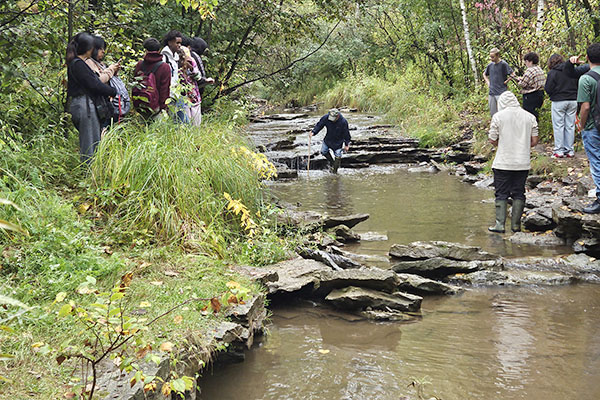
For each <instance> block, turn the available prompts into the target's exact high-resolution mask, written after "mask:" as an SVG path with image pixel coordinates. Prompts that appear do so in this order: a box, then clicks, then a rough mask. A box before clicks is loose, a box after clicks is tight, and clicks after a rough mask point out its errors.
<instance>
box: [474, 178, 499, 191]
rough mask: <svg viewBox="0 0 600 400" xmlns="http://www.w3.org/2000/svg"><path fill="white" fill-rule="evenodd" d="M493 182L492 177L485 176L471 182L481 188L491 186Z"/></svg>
mask: <svg viewBox="0 0 600 400" xmlns="http://www.w3.org/2000/svg"><path fill="white" fill-rule="evenodd" d="M493 184H494V178H486V179H483V180H480V181H477V182H475V183H474V184H473V186H475V187H478V188H481V189H487V188H490V187H492V185H493Z"/></svg>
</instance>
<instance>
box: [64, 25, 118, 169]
mask: <svg viewBox="0 0 600 400" xmlns="http://www.w3.org/2000/svg"><path fill="white" fill-rule="evenodd" d="M93 51H94V37H93V36H92V35H90V34H89V33H87V32H81V33H78V34H77V35H75V36H74V37H73V39H72V40H71V42H70V43H69V45H68V46H67V57H66V61H67V76H68V83H67V95H68V96H69V99H70V106H69V111H70V113H71V116H72V119H73V124H74V125H75V127H76V128H77V130H78V131H79V153H80V155H81V161H82V162H85V163H86V164H89V163H90V162H91V160H92V158H93V156H94V153H95V151H96V147H97V146H98V143H99V142H100V134H101V125H100V120H99V118H98V113H97V111H96V103H95V101H97V98H98V97H99V96H115V95H116V94H117V91H116V89H115V88H113V87H111V86H109V85H106V84H104V83H102V82H101V81H100V79H99V78H98V76H97V75H96V74H95V73H94V71H92V70H91V69H90V67H89V66H88V65H87V64H86V60H87V59H89V58H90V57H91V56H92V52H93Z"/></svg>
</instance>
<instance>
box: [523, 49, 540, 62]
mask: <svg viewBox="0 0 600 400" xmlns="http://www.w3.org/2000/svg"><path fill="white" fill-rule="evenodd" d="M523 60H525V61H531V62H532V63H533V64H535V65H538V64H539V63H540V56H538V53H534V52H533V51H530V52H529V53H527V54H525V55H524V56H523Z"/></svg>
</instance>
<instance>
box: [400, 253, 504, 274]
mask: <svg viewBox="0 0 600 400" xmlns="http://www.w3.org/2000/svg"><path fill="white" fill-rule="evenodd" d="M482 269H502V260H501V259H496V260H485V261H483V260H475V261H457V260H452V259H448V258H441V257H433V258H429V259H425V260H411V261H400V262H397V263H395V264H392V270H393V271H395V272H398V273H407V274H416V275H420V276H425V277H444V276H447V275H452V274H456V273H468V272H474V271H479V270H482Z"/></svg>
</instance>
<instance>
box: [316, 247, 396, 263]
mask: <svg viewBox="0 0 600 400" xmlns="http://www.w3.org/2000/svg"><path fill="white" fill-rule="evenodd" d="M328 250H329V253H333V254H339V255H341V256H344V257H348V258H350V259H352V260H354V261H356V262H359V263H363V262H372V263H385V264H387V263H389V258H388V257H385V256H376V255H370V254H356V253H351V252H349V251H346V250H342V249H340V248H339V247H337V246H329V248H328Z"/></svg>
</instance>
